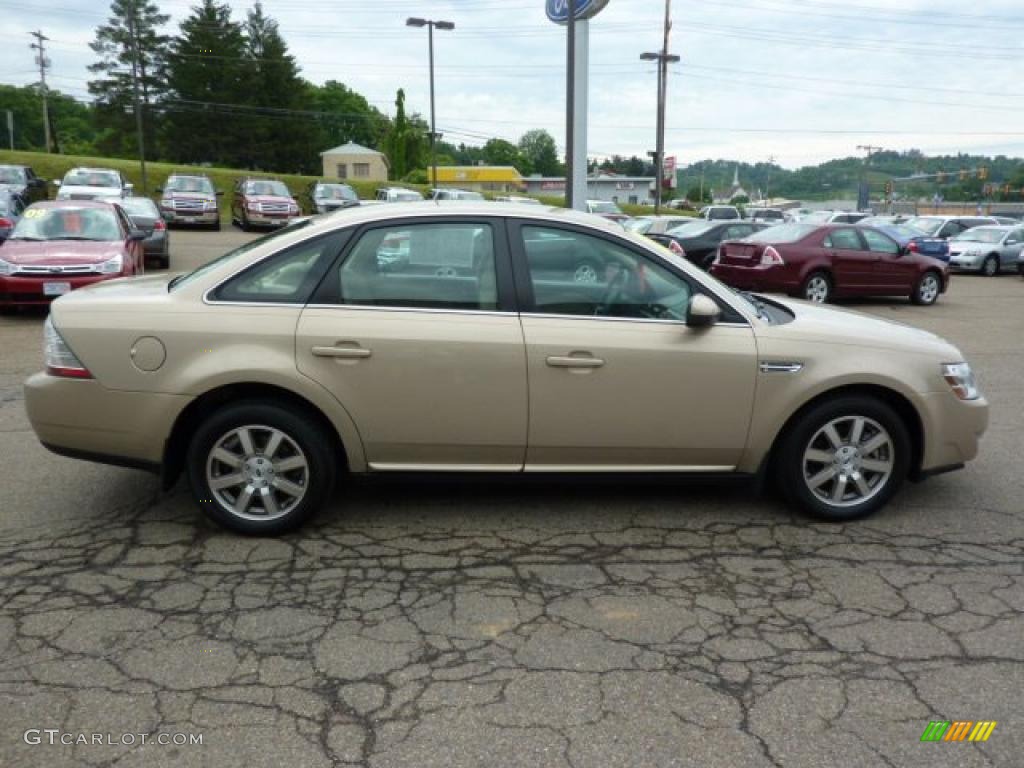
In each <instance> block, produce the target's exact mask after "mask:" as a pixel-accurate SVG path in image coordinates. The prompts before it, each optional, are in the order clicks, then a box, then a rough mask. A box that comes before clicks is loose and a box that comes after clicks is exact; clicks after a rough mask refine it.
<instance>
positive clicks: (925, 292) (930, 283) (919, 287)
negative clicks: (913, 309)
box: [910, 271, 942, 307]
mask: <svg viewBox="0 0 1024 768" xmlns="http://www.w3.org/2000/svg"><path fill="white" fill-rule="evenodd" d="M940 293H942V278H940V277H939V275H938V273H936V272H932V271H928V272H925V273H924V274H923V275H921V277H919V278H918V280H917V282H916V283H915V284H914V291H913V293H911V294H910V300H911V301H912V302H914V303H915V304H920V305H922V306H926V307H927V306H930V305H932V304H934V303H935V302H936V301H937V300H938V298H939V294H940Z"/></svg>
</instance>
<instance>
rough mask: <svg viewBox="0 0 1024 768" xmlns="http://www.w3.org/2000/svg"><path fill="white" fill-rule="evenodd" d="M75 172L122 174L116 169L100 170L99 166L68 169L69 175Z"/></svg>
mask: <svg viewBox="0 0 1024 768" xmlns="http://www.w3.org/2000/svg"><path fill="white" fill-rule="evenodd" d="M75 171H89V172H90V173H117V174H120V173H121V172H120V171H118V170H116V169H114V168H100V167H99V166H91V165H78V166H75V167H74V168H69V169H68V173H74V172H75Z"/></svg>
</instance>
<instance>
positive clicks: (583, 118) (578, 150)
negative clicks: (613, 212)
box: [570, 19, 590, 211]
mask: <svg viewBox="0 0 1024 768" xmlns="http://www.w3.org/2000/svg"><path fill="white" fill-rule="evenodd" d="M575 26H576V27H577V30H576V66H575V67H574V69H575V78H576V83H575V85H574V86H573V91H574V97H575V105H574V107H573V113H574V116H575V122H574V126H573V139H572V148H573V159H572V181H571V183H572V203H571V204H570V207H571V208H575V209H576V210H577V211H585V210H587V170H588V169H587V123H588V109H589V96H590V93H589V90H590V77H589V73H590V22H589V21H587V20H586V19H583V20H582V21H577V22H576V25H575Z"/></svg>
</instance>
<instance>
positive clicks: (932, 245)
mask: <svg viewBox="0 0 1024 768" xmlns="http://www.w3.org/2000/svg"><path fill="white" fill-rule="evenodd" d="M875 229H878V230H881V231H882V232H885V234H887V235H888V236H889V237H891V238H892V239H893V240H895V241H896V242H897V243H899V244H900V246H902V247H903V248H906V249H907V250H908V251H911V252H913V253H920V254H921V255H922V256H931V257H932V258H933V259H938V260H939V261H942V262H948V261H949V243H947V242H946V241H945V240H943V239H942V238H941V237H929V236H928V235H925V234H922V233H921V232H920V231H919V230H916V229H914V228H913V227H908V226H907V225H906V224H891V225H888V226H880V227H875Z"/></svg>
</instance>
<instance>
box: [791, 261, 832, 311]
mask: <svg viewBox="0 0 1024 768" xmlns="http://www.w3.org/2000/svg"><path fill="white" fill-rule="evenodd" d="M834 290H835V286H834V285H833V284H832V277H831V276H830V275H829V274H828V273H827V272H823V271H822V270H820V269H819V270H815V271H814V272H811V274H809V275H808V276H807V277H805V278H804V281H803V283H802V284H801V285H800V298H801V299H803V300H804V301H813V302H815V303H817V304H828V303H829V301H831V300H832V293H833V292H834ZM811 293H813V294H814V296H815V297H816V298H812V297H811V295H810V294H811Z"/></svg>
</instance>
